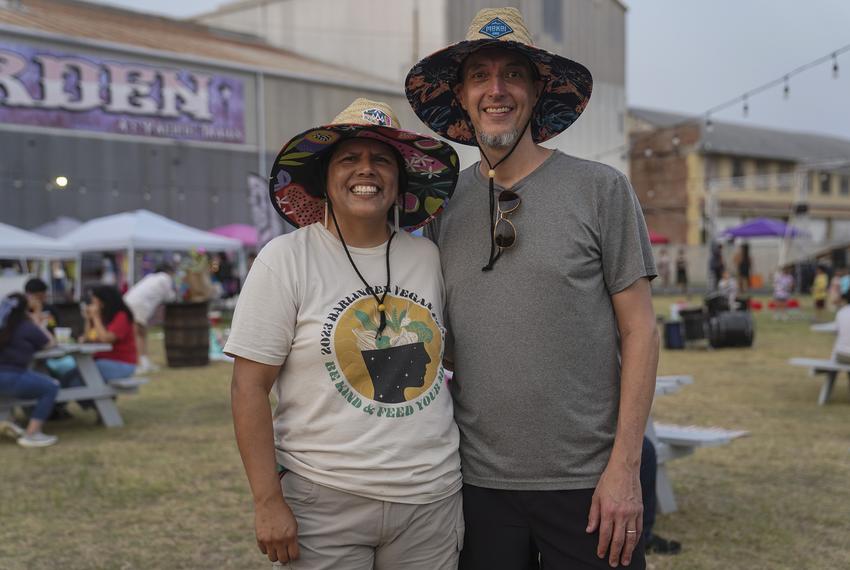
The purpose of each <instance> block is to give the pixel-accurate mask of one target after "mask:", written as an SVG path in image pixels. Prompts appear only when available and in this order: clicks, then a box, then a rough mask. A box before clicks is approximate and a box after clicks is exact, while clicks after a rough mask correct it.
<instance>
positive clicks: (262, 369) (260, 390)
mask: <svg viewBox="0 0 850 570" xmlns="http://www.w3.org/2000/svg"><path fill="white" fill-rule="evenodd" d="M279 371H280V367H279V366H270V365H268V364H260V363H259V362H254V361H252V360H248V359H245V358H240V357H238V356H237V357H236V361H235V362H234V364H233V380H232V382H231V385H230V396H231V407H232V411H233V427H234V429H235V431H236V444H237V445H238V446H239V454H240V455H241V456H242V463H243V465H244V466H245V473H246V474H247V475H248V483H249V484H250V486H251V494H252V495H253V497H254V527H255V530H256V533H257V546H258V547H259V548H260V551H261V552H262V553H263V554H265V555H267V556H268V557H269V560H271V561H272V562H277V561H280V562H282V563H284V564H285V563H287V562H289V561H290V560H295V559H297V558H298V555H299V552H298V524H297V523H296V521H295V516H294V515H293V514H292V511H291V510H290V508H289V506H288V505H287V504H286V501H285V500H284V497H283V492H282V491H281V488H280V480H279V478H278V476H277V468H276V461H275V454H274V427H273V424H272V414H271V408H270V406H269V392H270V391H271V389H272V385H273V384H274V381H275V379H276V378H277V375H278V372H279Z"/></svg>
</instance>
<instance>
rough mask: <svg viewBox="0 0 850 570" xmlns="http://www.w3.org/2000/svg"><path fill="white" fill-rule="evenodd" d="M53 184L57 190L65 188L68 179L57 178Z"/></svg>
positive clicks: (65, 177) (63, 177) (64, 177)
mask: <svg viewBox="0 0 850 570" xmlns="http://www.w3.org/2000/svg"><path fill="white" fill-rule="evenodd" d="M53 183H54V184H56V187H57V188H65V187H66V186H67V185H68V177H67V176H57V177H56V179H55V180H53Z"/></svg>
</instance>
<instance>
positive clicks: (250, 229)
mask: <svg viewBox="0 0 850 570" xmlns="http://www.w3.org/2000/svg"><path fill="white" fill-rule="evenodd" d="M210 233H213V234H218V235H220V236H227V237H230V238H234V239H238V240H239V241H241V242H242V245H245V246H248V247H253V246H255V245H257V228H255V227H254V226H249V225H247V224H228V225H226V226H219V227H217V228H213V229H211V230H210Z"/></svg>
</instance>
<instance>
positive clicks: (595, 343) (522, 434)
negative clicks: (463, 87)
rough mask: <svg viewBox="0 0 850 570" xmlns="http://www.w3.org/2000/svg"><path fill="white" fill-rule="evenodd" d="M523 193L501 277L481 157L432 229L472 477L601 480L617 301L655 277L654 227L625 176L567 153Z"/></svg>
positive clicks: (526, 485)
mask: <svg viewBox="0 0 850 570" xmlns="http://www.w3.org/2000/svg"><path fill="white" fill-rule="evenodd" d="M501 190H502V188H500V187H499V186H498V185H497V186H496V192H497V193H498V192H500V191H501ZM512 190H513V191H515V192H516V193H517V194H519V195H520V197H521V198H522V204H521V205H520V207H519V209H517V210H516V211H515V212H513V213H511V214H509V215H508V218H509V219H510V220H511V221H512V222H513V223H514V225H515V226H516V229H517V236H518V237H517V242H516V245H515V246H514V247H512V248H510V249H508V250H506V251H505V252H504V253H503V254H502V256H501V258H500V259H499V260H498V261H497V262H496V264H495V266H494V268H493V270H492V271H489V272H483V271H481V268H482V267H483V266H484V265H486V263H487V260H488V258H489V253H490V244H489V233H490V222H489V218H488V214H489V202H488V181H487V179H486V178H485V177H484V176H482V175H481V173H480V172H479V170H478V165H477V164H476V165H474V166H472V167H470V168H468V169H466V170H464V171H463V172H462V173H461V175H460V179H459V182H458V187H457V190H456V191H455V193H454V197H453V198H452V201H451V204H450V205H449V207H448V208H447V209H446V211H445V212H444V214H443V215H442V216H441V217H440V218H439V219H438V222H439V223H438V224H436V225H434V227H433V228H432V229H431V230H430V233H431V235H432V238H434V239H435V241H436V242H437V244H438V245H439V247H440V257H441V263H442V267H443V274H444V277H445V282H446V293H447V307H446V317H447V325H448V328H449V332H450V335H451V338H450V339H449V340H450V341H451V344H450V345H447V356H449V357H450V358H452V359H453V360H454V364H455V379H454V380H453V381H452V382H451V390H452V394H453V396H454V398H455V419H456V421H457V423H458V426H459V427H460V431H461V440H460V452H461V458H462V466H463V478H464V482H465V483H469V484H472V485H477V486H481V487H488V488H494V489H517V490H557V489H582V488H592V487H595V485H596V483H597V481H598V479H599V476H600V475H601V474H602V471H603V470H604V468H605V466H606V464H607V462H608V457H609V455H610V453H611V448H612V446H613V442H614V434H615V431H616V422H617V412H618V406H619V394H620V366H619V339H618V331H617V322H616V318H615V315H614V310H613V307H612V304H611V295H613V294H615V293H618V292H619V291H622V290H623V289H625V288H627V287H628V286H629V285H631V284H632V283H634V282H635V281H636V280H638V279H639V278H642V277H649V278H650V279H651V278H653V277H654V276H655V265H654V261H653V258H652V251H651V249H650V245H649V237H648V234H647V230H646V224H645V222H644V219H643V214H642V212H641V208H640V204H639V203H638V201H637V198H636V197H635V195H634V192H633V191H632V189H631V186H630V185H629V182H628V180H627V179H626V177H625V176H624V175H623V174H622V173H620V172H618V171H617V170H615V169H613V168H611V167H608V166H606V165H603V164H600V163H596V162H590V161H587V160H581V159H578V158H575V157H571V156H568V155H565V154H563V153H561V152H558V151H556V152H555V153H553V154H552V156H550V157H549V158H548V159H547V160H546V161H545V162H544V163H543V164H542V165H540V167H538V168H537V169H536V170H535V171H534V172H532V173H531V174H529V175H528V176H527V177H526V178H524V179H523V180H521V181H520V182H518V183H517V184H516V185H515V186H514V187H513V188H512Z"/></svg>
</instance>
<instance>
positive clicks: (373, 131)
mask: <svg viewBox="0 0 850 570" xmlns="http://www.w3.org/2000/svg"><path fill="white" fill-rule="evenodd" d="M352 138H366V139H371V140H377V141H380V142H383V143H385V144H387V145H389V146H391V147H392V148H393V149H395V150H396V151H397V152H398V153H399V154H400V155H401V157H402V159H403V160H404V165H405V172H406V174H407V189H406V191H405V193H404V196H403V197H402V204H403V207H402V209H401V215H400V216H399V227H400V228H402V229H404V230H406V231H413V230H416V229H418V228H421V227H423V226H425V225H426V224H428V223H429V222H430V221H431V220H433V219H434V218H435V217H436V216H437V215H438V214H439V213H440V212H441V211H442V210H443V208H445V206H446V204H448V202H449V199H450V198H451V196H452V193H453V192H454V189H455V185H456V184H457V178H458V173H459V168H460V166H459V165H460V161H459V159H458V156H457V152H455V150H454V149H453V148H452V147H451V145H449V144H447V143H445V142H442V141H439V140H437V139H435V138H433V137H429V136H426V135H421V134H418V133H414V132H412V131H406V130H402V129H396V128H392V127H383V126H378V125H368V124H353V123H344V124H332V125H324V126H320V127H315V128H312V129H308V130H306V131H304V132H303V133H300V134H299V135H296V136H295V137H293V138H292V139H291V140H290V141H289V142H287V143H286V144H285V145H284V146H283V149H282V150H281V151H280V153H278V155H277V158H276V159H275V163H274V166H273V167H272V171H271V175H270V178H269V195H270V197H271V201H272V205H273V206H274V208H275V210H276V211H277V213H278V214H280V216H281V217H283V218H284V219H285V220H286V221H287V222H289V223H290V224H292V225H293V226H295V227H298V228H300V227H304V226H308V225H310V224H313V223H316V222H321V221H322V220H323V218H324V210H325V203H324V200H323V199H322V195H323V191H324V189H323V188H322V187H321V184H322V183H323V177H322V176H321V172H320V167H321V158H322V157H323V156H325V155H326V154H327V153H328V152H331V151H332V150H333V148H334V146H335V145H336V144H338V143H339V142H340V141H343V140H347V139H352Z"/></svg>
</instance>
